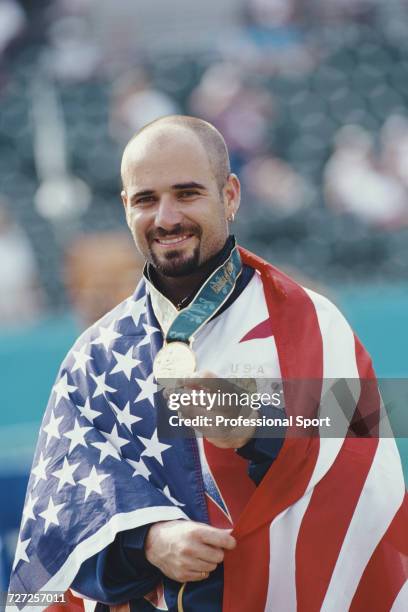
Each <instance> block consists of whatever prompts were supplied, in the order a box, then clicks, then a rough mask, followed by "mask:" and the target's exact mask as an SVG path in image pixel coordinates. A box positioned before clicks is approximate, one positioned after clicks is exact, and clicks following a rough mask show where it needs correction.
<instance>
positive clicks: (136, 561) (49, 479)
mask: <svg viewBox="0 0 408 612" xmlns="http://www.w3.org/2000/svg"><path fill="white" fill-rule="evenodd" d="M121 172H122V181H123V190H122V194H121V196H122V201H123V205H124V210H125V214H126V221H127V224H128V226H129V229H130V231H131V233H132V235H133V238H134V241H135V244H136V247H137V248H138V250H139V251H140V253H141V254H142V256H143V257H144V259H145V261H146V264H145V268H144V273H143V279H142V281H141V283H140V284H139V285H138V287H137V289H136V291H135V293H134V295H133V296H131V297H130V298H129V299H128V300H125V301H124V302H123V303H121V304H119V305H118V306H117V307H116V308H115V309H114V310H113V311H111V312H110V313H108V314H107V315H106V316H105V317H103V318H102V319H101V320H100V321H98V322H97V323H95V325H93V326H92V327H90V328H89V330H87V331H86V332H85V333H84V334H83V335H82V336H81V337H80V338H79V339H78V341H77V342H76V344H75V345H74V347H73V348H72V350H71V351H70V352H69V353H68V355H67V357H66V359H65V360H64V362H63V364H62V367H61V369H60V372H59V375H58V379H57V382H56V385H55V386H54V389H53V393H52V394H51V398H50V402H49V405H48V408H47V411H46V414H45V416H44V420H43V425H42V429H41V432H40V437H39V442H38V446H37V451H36V456H35V458H34V464H33V465H34V467H33V470H32V474H31V477H30V481H29V485H28V492H27V500H26V507H25V510H24V515H23V522H22V527H21V532H20V537H19V542H18V545H17V551H16V558H15V562H14V569H13V575H12V579H11V589H14V591H13V592H15V591H16V590H17V591H18V590H19V589H20V590H21V589H23V588H24V589H26V590H29V591H33V592H36V591H38V590H39V589H43V590H47V589H48V590H53V591H58V590H61V591H64V590H66V589H67V588H68V587H71V588H72V590H73V591H74V592H76V593H79V594H80V595H81V596H82V597H85V598H89V599H91V600H93V601H94V602H99V603H98V604H97V606H96V610H97V611H98V612H102V611H104V612H105V611H106V612H107V611H108V610H109V609H111V610H115V611H116V612H118V611H121V612H122V611H123V612H125V611H128V612H132V611H133V612H136V611H137V612H140V611H149V610H150V611H151V610H169V611H171V612H176V611H180V610H184V611H185V612H187V611H193V612H210V611H211V612H212V611H217V610H223V611H224V612H247V611H248V610H253V611H254V612H261V611H262V610H267V611H271V610H277V611H285V612H286V611H288V612H292V611H295V610H296V609H300V608H301V609H304V610H320V609H323V608H324V606H326V607H325V608H324V609H330V610H333V611H335V612H337V611H338V612H344V610H346V609H350V607H352V609H353V610H355V611H357V612H358V611H360V610H361V611H363V610H364V611H365V610H367V609H375V602H376V601H378V598H379V597H383V599H384V597H385V598H388V599H387V601H393V600H394V599H395V597H397V596H398V595H397V594H398V591H399V590H400V589H401V587H402V585H403V584H404V582H405V580H406V566H404V565H403V564H401V555H402V554H405V552H404V550H403V547H404V544H398V542H399V541H402V539H401V538H397V537H396V536H395V533H399V530H400V529H402V527H401V525H402V521H403V520H405V519H404V516H405V514H403V512H406V506H405V509H404V508H403V507H402V503H403V498H404V493H405V487H404V484H403V478H402V470H401V465H400V461H399V457H398V453H397V452H396V449H395V445H394V444H393V442H392V441H391V440H387V444H385V443H383V442H384V441H381V442H379V440H378V438H377V439H375V438H373V439H368V440H367V439H365V440H359V439H357V440H356V439H355V435H356V434H355V431H354V430H352V433H353V435H352V436H351V437H347V435H346V434H347V433H348V432H347V429H346V431H342V432H336V435H335V437H333V436H332V437H329V436H328V435H326V437H325V436H324V435H322V434H321V432H320V437H318V436H316V431H315V430H313V431H314V432H315V433H311V434H309V437H307V438H304V437H303V438H300V439H299V436H298V435H297V433H296V432H295V429H296V427H294V426H292V421H291V419H293V418H294V417H295V416H296V415H299V414H300V415H301V416H303V415H304V414H307V415H309V416H317V415H318V412H317V410H318V409H319V410H321V411H324V410H327V406H325V404H324V401H326V400H325V397H326V396H324V389H325V386H324V385H323V377H325V379H335V380H337V379H339V378H344V379H347V378H352V379H355V378H358V377H359V376H360V377H362V378H370V379H373V376H374V375H373V372H372V367H371V361H370V359H369V357H368V355H367V353H366V352H365V350H364V349H363V347H362V346H361V344H360V343H359V341H358V339H356V338H355V337H354V335H353V333H352V331H351V330H350V328H349V326H348V324H347V322H346V321H345V320H344V318H343V317H342V315H341V314H340V313H339V312H338V310H337V309H336V308H335V306H333V304H331V303H330V302H329V301H328V300H326V299H325V298H323V297H322V296H320V295H318V294H316V293H314V292H313V291H309V290H306V289H304V288H302V287H300V286H299V285H297V284H296V283H295V282H294V281H293V280H291V279H290V278H288V277H287V276H286V275H284V274H283V273H281V272H280V271H279V270H277V269H276V268H274V267H272V266H270V265H269V264H268V263H266V262H264V261H263V260H262V259H260V258H259V257H257V256H256V255H253V254H251V253H249V252H248V251H246V250H245V249H242V248H238V247H237V245H236V243H235V239H234V237H233V236H231V235H230V229H229V228H230V223H231V222H232V221H233V220H234V216H235V214H236V213H237V211H238V208H239V204H240V183H239V180H238V178H237V176H235V175H234V174H232V173H231V170H230V164H229V159H228V151H227V148H226V146H225V142H224V140H223V138H222V136H221V135H220V134H219V132H218V131H217V130H216V129H215V128H214V127H213V126H211V125H210V124H208V123H206V122H205V121H202V120H200V119H197V118H193V117H184V116H171V117H165V118H163V119H159V120H157V121H155V122H153V123H151V124H149V125H148V126H146V127H145V128H144V129H143V130H141V131H140V132H139V133H138V134H136V136H134V137H133V138H132V140H131V141H130V142H129V144H128V145H127V147H126V149H125V151H124V155H123V159H122V167H121ZM236 377H241V378H250V379H256V389H258V388H259V387H262V385H263V384H264V383H265V381H266V382H267V384H269V383H270V382H271V381H281V380H299V379H300V380H301V381H308V380H311V381H312V383H313V384H312V388H308V393H306V392H305V388H304V386H298V387H296V388H295V392H290V393H286V390H285V393H284V394H282V396H281V398H282V399H281V400H279V401H278V404H276V403H275V401H274V399H273V395H272V394H270V395H269V396H268V397H269V400H270V401H269V402H268V401H267V402H266V403H265V405H262V406H258V407H257V409H259V413H258V412H257V414H258V415H259V416H260V417H262V418H261V419H259V420H257V419H255V418H252V417H253V412H249V415H250V417H251V418H248V419H247V421H248V422H247V423H246V425H245V426H243V425H242V426H241V423H242V421H241V420H239V419H238V418H235V421H236V425H235V426H230V427H218V426H217V425H216V424H215V423H214V421H215V420H216V419H214V418H213V419H212V420H211V419H210V420H208V421H203V420H200V419H204V417H205V416H207V417H208V415H209V414H210V412H211V411H209V410H208V405H206V404H205V403H204V404H203V403H202V402H198V403H196V402H195V401H194V397H195V396H194V392H196V393H198V392H199V391H202V390H204V389H207V390H208V389H214V388H216V387H214V384H217V385H218V384H220V383H221V384H222V385H223V384H224V381H226V380H227V379H231V378H236ZM169 379H170V380H173V379H183V381H184V382H183V385H184V390H187V391H188V397H187V402H185V403H182V404H180V403H179V404H178V405H176V409H177V408H179V410H178V412H177V413H174V412H171V410H172V407H171V402H174V401H175V400H177V398H179V399H180V396H179V395H177V394H176V397H174V393H172V394H169V392H167V394H163V393H162V391H161V390H160V388H159V387H158V386H157V384H156V383H157V380H160V381H163V382H164V384H165V385H166V384H167V383H166V381H168V380H169ZM262 381H263V382H262ZM268 381H269V382H268ZM258 383H259V387H258ZM225 384H226V385H227V383H225ZM278 387H279V385H278ZM360 387H361V389H360V391H359V394H357V399H356V398H355V397H354V395H353V394H350V393H348V394H346V395H347V397H348V400H347V401H348V403H349V404H350V403H351V407H352V408H353V409H356V413H358V415H359V419H360V421H359V423H360V425H361V418H362V415H363V416H364V410H365V409H366V408H365V407H369V416H370V420H371V423H372V422H373V420H375V419H374V417H375V415H376V414H377V413H378V414H379V409H380V407H379V396H378V392H377V391H376V387H375V388H374V391H373V390H372V387H371V388H368V389H367V386H365V385H361V386H360ZM360 387H359V388H360ZM223 388H224V389H227V390H228V389H229V390H231V387H228V386H225V387H223ZM268 388H269V387H268ZM270 388H271V389H272V388H275V387H274V383H272V384H271V387H270ZM234 389H235V387H234ZM370 389H371V390H370ZM230 395H231V396H232V395H233V394H230ZM249 395H251V397H254V394H253V387H251V391H250V392H249V391H248V393H247V396H249ZM257 395H258V396H259V395H260V394H259V393H258V394H257ZM277 395H278V396H279V394H277ZM235 397H236V399H233V401H232V404H231V405H229V406H225V405H222V402H220V400H219V399H218V400H217V403H216V404H212V409H213V412H212V413H211V414H213V415H215V414H217V415H219V416H221V417H226V416H227V417H228V418H229V416H230V415H231V414H232V415H233V417H238V416H239V417H240V418H241V416H242V414H241V405H239V403H238V399H237V398H238V396H237V395H236V396H235ZM234 402H235V403H234ZM320 402H321V404H322V405H320ZM355 402H358V411H357V408H356V406H355V405H354V403H355ZM251 406H252V404H251ZM336 406H337V404H336ZM252 407H254V406H252ZM170 412H171V414H172V415H173V420H174V419H176V421H177V420H178V419H179V416H180V415H181V416H183V417H184V418H187V417H188V418H190V419H191V420H190V421H189V422H187V426H185V425H183V421H182V422H181V425H180V424H179V425H177V429H176V433H174V432H172V431H170V430H171V427H170V423H171V422H173V421H172V420H171V417H169V414H170ZM347 412H348V413H349V414H350V412H351V414H353V410H350V405H348V406H347ZM329 414H330V412H329ZM163 415H164V416H163ZM177 415H179V416H177ZM228 415H229V416H228ZM282 415H283V416H287V417H288V419H287V423H286V424H285V425H284V426H283V427H282V428H281V429H276V428H273V429H269V430H267V431H268V432H269V433H268V436H264V435H261V433H265V429H263V430H262V432H261V429H262V427H261V425H260V422H263V421H262V419H263V418H265V419H268V418H269V417H272V418H276V421H278V420H279V419H280V420H281V421H282V422H283V421H284V419H283V418H282ZM196 417H197V420H194V419H195V418H196ZM163 419H164V421H163ZM227 420H228V419H227ZM163 422H164V425H166V424H167V426H168V427H167V429H166V427H164V429H163ZM341 422H342V423H343V422H344V419H343V420H342V421H341ZM190 425H192V427H191V426H190ZM285 427H286V429H285ZM350 427H351V426H350ZM194 428H195V429H194ZM360 429H361V427H360ZM272 431H273V432H275V433H274V435H272V434H271V432H272ZM356 443H358V444H356ZM370 475H371V476H370ZM378 475H379V476H378ZM384 491H386V492H387V494H386V496H384ZM361 500H362V501H361ZM384 500H386V502H385V501H384ZM365 504H368V508H369V512H367V508H366V506H365ZM367 514H369V515H370V520H369V521H368V523H367V521H366V517H367ZM405 526H406V522H405ZM321 542H323V544H322V543H321ZM384 550H386V554H384ZM370 551H371V552H370ZM373 551H376V552H375V553H373ZM377 551H378V553H377ZM372 553H373V554H374V555H375V554H377V557H378V558H377V557H376V558H375V559H374V567H375V568H376V570H375V571H377V573H378V572H380V574H381V576H382V580H381V581H379V580H377V581H375V588H374V589H373V584H372V582H373V581H372V580H371V579H370V576H371V574H370V571H372V570H371V569H370V567H371V566H370V564H369V563H368V561H369V559H370V556H371V554H372ZM344 555H346V559H347V560H348V561H349V562H352V563H353V568H354V570H353V572H350V571H349V570H348V567H349V564H348V563H345V560H344ZM337 561H338V563H337ZM335 568H338V569H336V570H335ZM367 568H368V569H367ZM376 589H377V590H376ZM378 590H379V591H380V592H377V591H378ZM373 593H374V594H373ZM370 598H371V599H372V601H373V603H371V600H370ZM353 606H354V607H353ZM373 606H374V607H373ZM382 609H383V608H382ZM384 609H385V608H384ZM401 609H402V608H401Z"/></svg>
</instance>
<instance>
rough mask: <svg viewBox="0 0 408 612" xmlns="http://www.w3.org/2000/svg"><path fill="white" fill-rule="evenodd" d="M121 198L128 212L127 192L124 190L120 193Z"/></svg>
mask: <svg viewBox="0 0 408 612" xmlns="http://www.w3.org/2000/svg"><path fill="white" fill-rule="evenodd" d="M120 197H121V198H122V203H123V206H124V207H125V211H126V207H127V195H126V191H125V190H124V189H122V191H121V192H120Z"/></svg>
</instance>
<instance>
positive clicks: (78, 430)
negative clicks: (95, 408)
mask: <svg viewBox="0 0 408 612" xmlns="http://www.w3.org/2000/svg"><path fill="white" fill-rule="evenodd" d="M90 429H92V427H81V426H80V424H79V423H78V421H77V419H75V424H74V428H73V429H71V430H70V431H66V432H65V433H64V436H65V437H66V438H68V439H69V440H71V443H70V445H69V450H68V455H70V454H71V453H72V451H73V450H74V449H75V448H76V447H77V446H85V447H86V446H87V443H86V442H85V434H86V433H87V432H88V431H89V430H90Z"/></svg>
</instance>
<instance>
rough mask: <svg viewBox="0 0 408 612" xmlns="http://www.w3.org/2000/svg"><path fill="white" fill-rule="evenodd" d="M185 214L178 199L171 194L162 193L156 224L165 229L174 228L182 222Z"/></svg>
mask: <svg viewBox="0 0 408 612" xmlns="http://www.w3.org/2000/svg"><path fill="white" fill-rule="evenodd" d="M182 219H183V215H182V214H181V211H180V209H179V204H178V202H177V200H176V199H175V198H174V197H172V196H171V195H168V194H165V195H162V197H161V198H160V201H159V206H158V208H157V212H156V218H155V225H156V227H161V228H163V229H165V230H170V229H172V228H173V227H174V226H175V225H178V224H180V223H181V221H182Z"/></svg>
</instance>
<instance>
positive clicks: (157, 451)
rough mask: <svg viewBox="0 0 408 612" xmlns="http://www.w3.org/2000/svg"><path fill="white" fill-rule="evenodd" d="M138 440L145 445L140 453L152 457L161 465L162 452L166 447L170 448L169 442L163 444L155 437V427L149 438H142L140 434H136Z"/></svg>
mask: <svg viewBox="0 0 408 612" xmlns="http://www.w3.org/2000/svg"><path fill="white" fill-rule="evenodd" d="M138 438H139V440H140V441H141V442H142V443H143V445H144V446H145V447H146V448H145V449H144V451H143V452H142V455H146V457H154V458H155V459H157V461H158V462H159V463H160V465H163V458H162V453H164V451H165V450H167V449H168V448H171V445H170V444H163V442H160V440H159V439H158V437H157V429H155V431H154V433H153V435H152V437H151V438H142V436H138Z"/></svg>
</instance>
